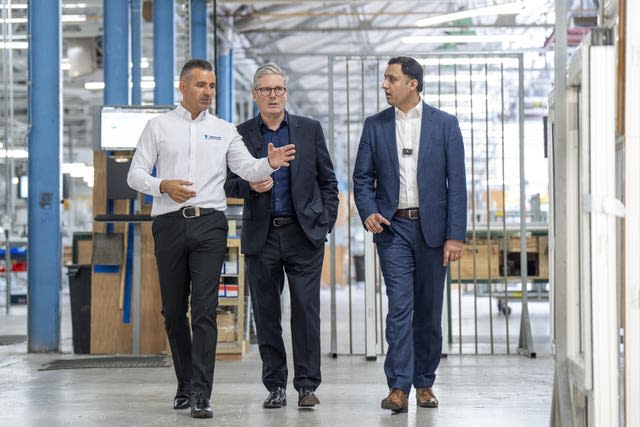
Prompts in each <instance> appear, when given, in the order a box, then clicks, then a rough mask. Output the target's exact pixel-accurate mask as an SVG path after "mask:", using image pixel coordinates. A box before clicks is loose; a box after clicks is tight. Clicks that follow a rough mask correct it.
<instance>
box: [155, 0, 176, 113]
mask: <svg viewBox="0 0 640 427" xmlns="http://www.w3.org/2000/svg"><path fill="white" fill-rule="evenodd" d="M174 9H175V7H174V1H173V0H154V2H153V75H154V78H155V81H156V86H155V88H154V91H153V96H154V102H155V103H156V104H164V105H169V104H173V94H174V88H173V79H174V62H175V46H174V45H175V41H174V38H175V27H174V16H175V14H174Z"/></svg>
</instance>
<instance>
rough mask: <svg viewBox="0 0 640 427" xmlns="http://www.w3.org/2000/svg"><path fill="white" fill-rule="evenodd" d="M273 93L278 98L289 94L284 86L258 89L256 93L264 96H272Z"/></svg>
mask: <svg viewBox="0 0 640 427" xmlns="http://www.w3.org/2000/svg"><path fill="white" fill-rule="evenodd" d="M272 91H273V93H274V94H275V95H276V96H282V95H284V94H285V93H286V92H287V88H286V87H282V86H276V87H257V88H256V92H258V93H259V94H260V95H262V96H270V95H271V92H272Z"/></svg>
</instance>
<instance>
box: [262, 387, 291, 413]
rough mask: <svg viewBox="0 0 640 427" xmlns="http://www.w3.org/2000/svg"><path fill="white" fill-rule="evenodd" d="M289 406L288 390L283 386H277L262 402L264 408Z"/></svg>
mask: <svg viewBox="0 0 640 427" xmlns="http://www.w3.org/2000/svg"><path fill="white" fill-rule="evenodd" d="M283 406H287V390H286V389H285V388H284V387H282V386H279V385H277V386H275V387H274V388H272V389H271V391H270V392H269V395H268V396H267V398H266V399H265V400H264V403H263V404H262V407H263V408H282V407H283Z"/></svg>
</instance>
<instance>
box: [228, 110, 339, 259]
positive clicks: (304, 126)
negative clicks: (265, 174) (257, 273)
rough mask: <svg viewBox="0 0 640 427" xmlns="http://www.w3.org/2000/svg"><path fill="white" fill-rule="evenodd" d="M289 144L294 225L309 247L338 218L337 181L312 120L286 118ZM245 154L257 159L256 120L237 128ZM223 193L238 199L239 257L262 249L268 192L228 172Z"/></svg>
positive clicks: (322, 238)
mask: <svg viewBox="0 0 640 427" xmlns="http://www.w3.org/2000/svg"><path fill="white" fill-rule="evenodd" d="M288 119H289V142H290V143H292V144H295V149H296V154H295V156H296V158H295V159H294V160H293V161H291V162H290V165H289V168H290V169H291V171H290V173H291V199H292V202H293V207H294V209H295V212H296V217H297V219H298V223H299V224H300V226H301V227H302V229H303V230H304V233H305V234H306V236H307V238H308V239H309V241H311V243H312V244H313V245H315V246H318V247H319V246H320V245H322V244H324V242H325V240H326V236H327V233H329V232H330V231H331V229H332V228H333V226H334V224H335V222H336V217H337V215H338V181H337V179H336V175H335V172H334V170H333V163H332V162H331V157H330V156H329V151H328V150H327V144H326V142H325V138H324V133H323V132H322V126H321V125H320V123H319V122H318V121H316V120H312V119H309V118H306V117H301V116H294V115H293V114H289V115H288ZM238 132H239V133H240V135H241V136H242V139H243V140H244V143H245V145H246V146H247V148H248V149H249V152H250V153H251V154H252V155H253V156H254V157H257V158H260V157H263V156H264V155H263V151H262V150H263V147H262V134H261V133H260V120H259V119H258V117H255V118H253V119H249V120H247V121H246V122H244V123H242V124H240V125H238ZM225 191H226V193H227V196H229V197H240V198H243V199H244V208H243V210H242V236H241V241H242V252H243V253H244V254H247V255H256V254H258V253H259V252H260V251H261V250H262V247H263V246H264V242H265V241H266V238H267V232H268V231H269V221H270V219H271V191H267V192H264V193H257V192H255V191H252V190H251V189H250V188H249V183H248V182H247V181H245V180H243V179H242V178H240V177H238V176H237V175H235V174H234V173H232V172H229V173H228V175H227V182H226V183H225Z"/></svg>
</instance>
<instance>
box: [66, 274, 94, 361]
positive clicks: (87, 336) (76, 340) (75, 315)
mask: <svg viewBox="0 0 640 427" xmlns="http://www.w3.org/2000/svg"><path fill="white" fill-rule="evenodd" d="M67 275H68V276H69V299H70V300H71V331H72V334H73V352H74V353H77V354H87V353H89V351H90V343H91V264H70V265H68V266H67Z"/></svg>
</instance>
